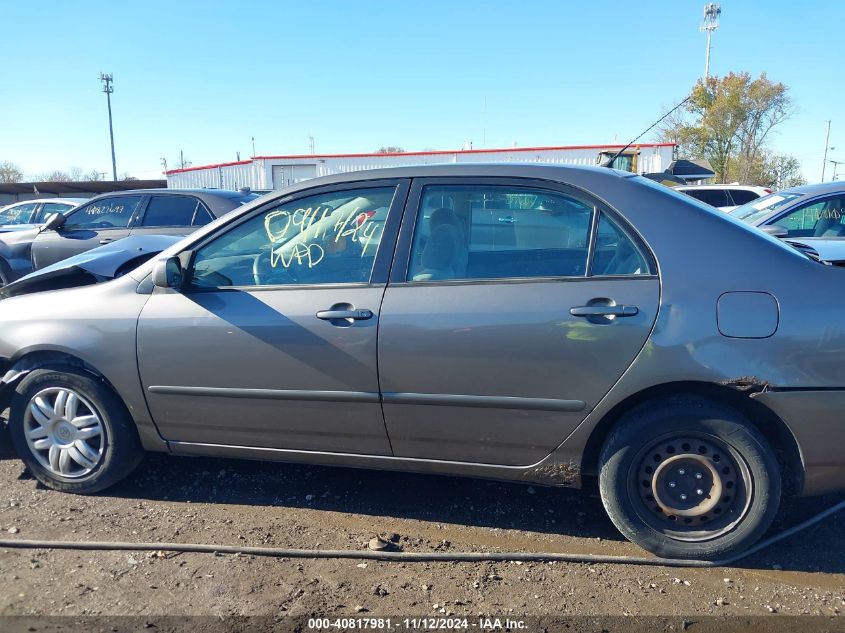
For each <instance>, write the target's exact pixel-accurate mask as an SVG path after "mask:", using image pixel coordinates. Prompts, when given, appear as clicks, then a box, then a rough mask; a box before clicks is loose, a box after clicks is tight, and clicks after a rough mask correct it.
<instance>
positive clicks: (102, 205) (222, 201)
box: [0, 189, 258, 286]
mask: <svg viewBox="0 0 845 633" xmlns="http://www.w3.org/2000/svg"><path fill="white" fill-rule="evenodd" d="M257 197H258V196H256V194H253V193H248V192H242V191H225V190H217V189H136V190H130V191H121V192H115V193H108V194H104V195H101V196H97V197H96V198H92V199H91V200H89V201H87V202H86V203H85V204H83V205H81V206H79V207H77V208H75V209H73V210H72V211H70V212H68V213H66V214H65V215H58V214H56V215H55V216H53V217H51V218H49V219H48V220H47V221H46V222H45V224H44V226H41V227H38V228H31V229H28V230H23V231H15V232H13V233H6V234H0V286H3V285H5V284H7V283H9V282H11V281H14V280H15V279H20V278H21V277H23V276H24V275H26V274H28V273H30V272H32V271H33V270H38V269H40V268H44V267H45V266H49V265H50V264H54V263H56V262H58V261H61V260H63V259H65V258H67V257H71V256H73V255H77V254H79V253H83V252H85V251H88V250H90V249H92V248H95V247H97V246H100V245H102V244H108V243H109V242H113V241H115V240H119V239H121V238H124V237H127V236H129V235H187V234H188V233H190V232H191V231H194V230H196V229H197V227H200V226H203V225H204V224H207V223H209V222H211V221H212V220H213V219H214V218H217V217H220V216H222V215H224V214H226V213H228V212H229V211H231V210H232V209H235V208H237V207H239V206H241V205H242V204H245V203H247V202H249V201H251V200H254V199H255V198H257Z"/></svg>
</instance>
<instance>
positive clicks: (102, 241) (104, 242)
mask: <svg viewBox="0 0 845 633" xmlns="http://www.w3.org/2000/svg"><path fill="white" fill-rule="evenodd" d="M113 241H114V238H113V237H104V238H103V239H101V240H100V244H108V243H109V242H113Z"/></svg>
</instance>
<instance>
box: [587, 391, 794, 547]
mask: <svg viewBox="0 0 845 633" xmlns="http://www.w3.org/2000/svg"><path fill="white" fill-rule="evenodd" d="M599 481H600V489H601V497H602V502H603V503H604V506H605V509H606V510H607V513H608V514H609V515H610V518H611V520H612V521H613V523H614V524H615V525H616V527H617V528H618V529H619V531H620V532H622V533H623V534H624V535H625V536H626V537H627V538H629V539H630V540H631V541H633V542H635V543H637V544H638V545H640V546H641V547H643V548H644V549H647V550H649V551H651V552H654V553H655V554H657V555H659V556H663V557H667V558H685V559H695V558H697V559H711V560H712V559H718V558H726V557H728V556H731V555H733V554H737V553H740V552H741V551H743V550H745V549H747V548H748V547H750V546H751V545H753V544H754V543H755V542H756V541H757V540H758V539H759V538H760V537H761V536H762V535H763V533H764V532H765V531H766V530H767V529H768V528H769V526H770V525H771V523H772V521H773V520H774V517H775V515H776V514H777V509H778V505H779V502H780V491H781V478H780V469H779V466H778V462H777V459H776V457H775V455H774V453H773V451H772V449H771V447H769V445H768V443H767V442H766V440H765V439H764V438H763V437H762V436H761V435H760V433H759V432H758V431H757V430H756V429H755V428H754V427H753V426H752V425H751V423H750V422H748V420H747V419H745V418H744V417H743V416H742V415H741V414H740V413H739V412H737V411H736V410H734V409H732V408H729V407H725V406H722V405H719V404H717V403H713V402H710V401H707V400H704V399H701V398H695V397H684V398H673V399H671V400H663V401H658V402H652V403H646V404H644V405H641V406H639V407H637V408H636V409H634V410H632V411H631V412H629V413H628V414H626V415H625V416H624V417H623V418H622V419H621V420H620V421H619V424H618V426H617V428H616V430H615V431H614V432H613V434H612V435H611V436H610V437H609V438H608V440H607V441H606V443H605V445H604V448H603V450H602V454H601V471H600V478H599Z"/></svg>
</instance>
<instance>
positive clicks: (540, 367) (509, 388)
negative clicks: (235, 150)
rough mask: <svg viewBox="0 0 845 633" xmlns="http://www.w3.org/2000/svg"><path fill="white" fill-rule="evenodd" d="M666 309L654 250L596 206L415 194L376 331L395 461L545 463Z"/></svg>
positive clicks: (547, 195) (421, 187)
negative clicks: (660, 305)
mask: <svg viewBox="0 0 845 633" xmlns="http://www.w3.org/2000/svg"><path fill="white" fill-rule="evenodd" d="M418 217H419V218H421V220H417V218H418ZM658 303H659V281H658V278H657V275H656V274H655V268H654V265H653V263H652V260H651V257H650V255H649V254H648V251H647V249H646V248H645V246H644V245H643V244H642V243H641V242H640V241H639V240H638V239H637V238H636V237H635V235H634V233H633V231H631V230H630V228H628V227H626V225H625V223H624V221H623V220H622V219H621V218H620V217H618V215H617V214H615V213H614V212H613V211H611V210H610V209H607V208H605V207H604V206H603V205H602V204H601V203H599V202H598V201H597V200H595V199H593V198H592V197H590V196H588V195H586V194H584V193H581V192H577V191H575V190H573V189H569V188H567V187H565V186H562V185H560V186H558V185H553V184H550V183H548V182H537V181H531V180H522V179H502V178H478V179H463V178H462V179H454V178H453V179H419V180H415V181H414V183H413V186H412V188H411V193H410V196H409V203H408V208H407V210H406V213H405V216H404V219H403V224H402V230H401V235H400V239H399V243H398V246H397V256H396V261H395V262H394V265H393V269H392V272H391V279H390V284H389V286H388V288H387V291H386V293H385V297H384V302H383V304H382V310H381V317H380V321H379V377H380V382H381V388H382V399H383V408H384V416H385V423H386V426H387V430H388V434H389V436H390V440H391V444H392V447H393V451H394V454H395V455H396V456H397V457H409V458H421V459H437V460H451V461H460V462H476V463H486V464H503V465H527V464H533V463H536V462H538V461H539V460H541V459H542V458H543V457H545V456H546V455H548V454H549V453H550V452H551V451H552V450H553V449H554V448H555V447H556V446H558V445H559V444H560V443H561V442H562V441H563V440H564V439H565V438H566V437H567V435H568V434H569V433H570V432H571V431H572V430H573V429H574V428H575V427H576V426H577V425H578V424H579V423H580V422H581V421H582V420H583V419H584V418H585V417H586V415H587V414H588V413H589V412H590V410H591V409H592V408H593V407H595V405H596V404H597V403H598V402H599V401H600V400H601V399H602V397H603V396H604V395H605V394H606V393H607V392H608V391H609V390H610V388H611V387H612V386H613V384H614V383H615V382H616V381H617V380H618V379H619V377H620V376H621V375H622V374H623V372H624V371H625V370H626V368H627V367H628V366H629V365H630V364H631V363H632V362H633V360H634V358H635V357H636V356H637V354H639V353H640V350H642V348H643V345H644V344H645V342H646V340H647V339H648V336H649V333H650V331H651V328H652V325H653V323H654V320H655V316H656V314H657V309H658Z"/></svg>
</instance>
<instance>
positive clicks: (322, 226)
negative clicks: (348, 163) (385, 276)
mask: <svg viewBox="0 0 845 633" xmlns="http://www.w3.org/2000/svg"><path fill="white" fill-rule="evenodd" d="M395 191H396V188H395V187H378V188H372V189H356V190H349V191H341V192H331V193H323V194H319V195H316V196H311V197H308V198H300V199H298V200H295V201H293V202H289V203H283V204H280V205H278V206H276V207H272V208H270V209H268V210H266V211H264V212H262V213H260V214H259V215H256V216H253V217H252V218H250V219H249V220H247V221H245V222H243V223H242V224H240V225H238V226H236V227H234V228H233V229H231V230H230V231H228V232H226V233H224V234H223V235H221V236H220V237H218V238H216V239H215V240H213V241H212V242H210V243H208V244H206V245H205V246H203V247H201V248H200V249H199V250H198V251H197V254H196V256H195V258H194V270H193V276H192V280H191V286H192V287H195V288H218V287H226V286H269V285H292V284H298V285H311V284H337V283H367V282H368V281H369V279H370V274H371V272H372V269H373V262H374V260H375V256H376V251H377V249H378V246H379V243H380V242H381V235H382V231H383V229H384V223H385V220H386V219H387V212H388V209H389V208H390V204H391V202H392V200H393V196H394V194H395Z"/></svg>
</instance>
